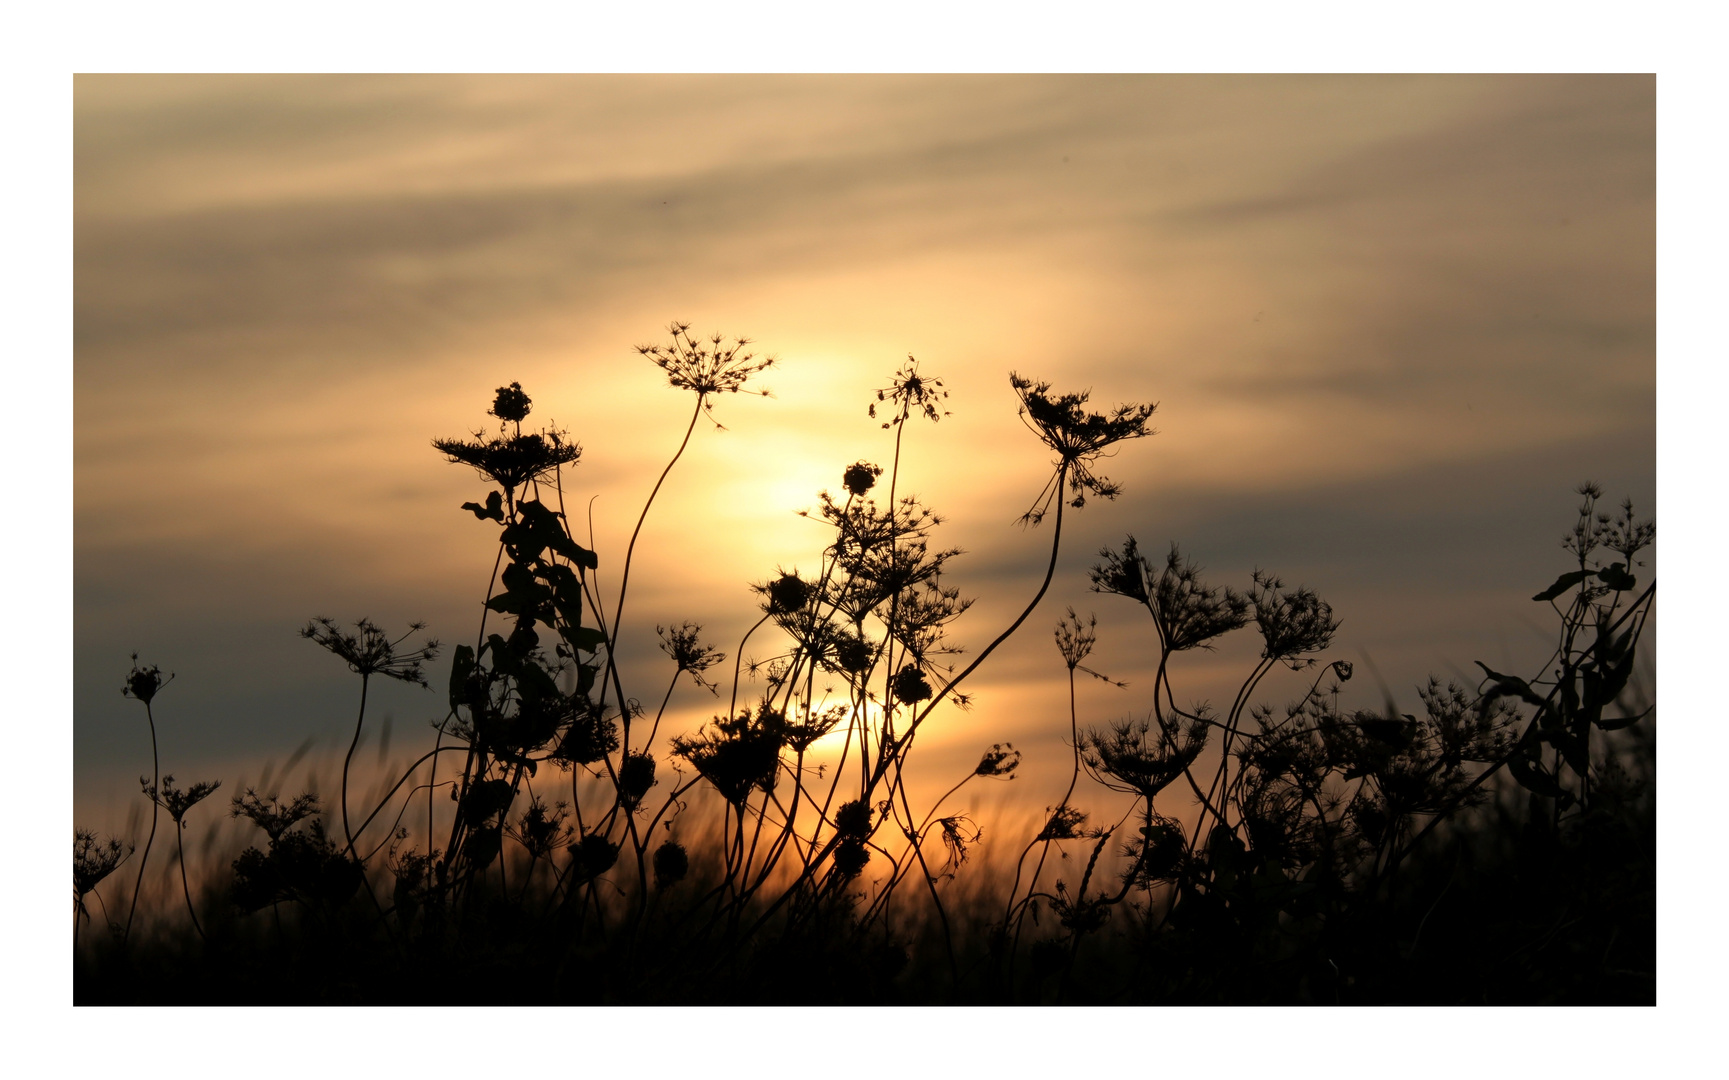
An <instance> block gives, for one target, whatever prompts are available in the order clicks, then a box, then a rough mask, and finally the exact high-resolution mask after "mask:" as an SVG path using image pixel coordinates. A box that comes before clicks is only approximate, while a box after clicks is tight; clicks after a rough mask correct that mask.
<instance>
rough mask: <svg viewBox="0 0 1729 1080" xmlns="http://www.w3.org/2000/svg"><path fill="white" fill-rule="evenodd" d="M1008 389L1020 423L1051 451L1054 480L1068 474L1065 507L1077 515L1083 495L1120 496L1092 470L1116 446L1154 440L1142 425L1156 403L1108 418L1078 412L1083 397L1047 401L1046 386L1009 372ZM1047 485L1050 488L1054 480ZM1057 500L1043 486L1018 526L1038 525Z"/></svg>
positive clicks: (1113, 412)
mask: <svg viewBox="0 0 1729 1080" xmlns="http://www.w3.org/2000/svg"><path fill="white" fill-rule="evenodd" d="M1009 385H1011V386H1013V387H1014V389H1015V393H1016V394H1018V395H1020V399H1021V408H1020V417H1021V422H1022V423H1024V424H1026V425H1027V427H1028V428H1030V429H1031V430H1032V432H1033V434H1035V435H1037V436H1038V437H1039V441H1041V442H1043V443H1044V444H1045V445H1046V446H1048V447H1050V448H1051V449H1052V450H1055V451H1056V453H1057V461H1056V466H1057V475H1058V476H1060V475H1062V473H1063V472H1064V471H1065V470H1066V471H1067V473H1068V478H1069V493H1070V496H1071V498H1070V500H1069V505H1070V506H1073V507H1075V508H1076V509H1079V508H1080V507H1083V506H1085V505H1086V504H1087V493H1088V492H1091V493H1093V494H1094V495H1099V496H1102V497H1103V498H1106V499H1114V498H1116V497H1117V496H1118V495H1119V494H1120V493H1121V492H1122V487H1121V485H1119V484H1115V483H1113V482H1112V481H1111V480H1110V479H1109V478H1107V477H1103V476H1100V475H1098V474H1097V473H1095V472H1093V465H1094V463H1095V462H1097V461H1098V459H1099V458H1100V457H1101V456H1103V454H1104V453H1105V451H1106V450H1108V449H1110V448H1111V447H1112V446H1113V445H1115V444H1116V443H1119V442H1123V441H1125V440H1128V439H1142V438H1145V437H1146V436H1148V435H1151V434H1153V433H1154V432H1153V430H1152V429H1151V428H1149V427H1147V420H1148V418H1150V417H1151V416H1152V415H1153V411H1154V410H1155V409H1157V408H1158V405H1157V403H1154V404H1150V405H1119V406H1117V407H1116V408H1114V409H1112V410H1111V411H1110V412H1109V413H1108V414H1106V413H1091V412H1087V411H1086V410H1085V409H1083V408H1082V407H1081V406H1083V405H1085V404H1086V403H1087V398H1088V396H1089V395H1088V394H1087V393H1079V394H1062V395H1060V396H1052V395H1051V392H1050V391H1051V384H1050V383H1047V382H1034V381H1032V380H1031V379H1023V378H1021V377H1020V376H1019V375H1017V374H1015V373H1013V372H1010V373H1009ZM1052 480H1053V483H1054V481H1055V477H1053V478H1052ZM1060 494H1061V492H1059V491H1057V490H1056V489H1055V488H1054V487H1053V486H1052V485H1050V484H1047V485H1046V487H1045V490H1044V491H1043V492H1041V493H1040V494H1039V498H1038V499H1036V500H1034V502H1033V508H1032V509H1031V510H1028V511H1027V512H1026V513H1025V514H1024V515H1022V517H1021V520H1022V521H1023V522H1026V523H1028V524H1032V525H1037V524H1038V523H1039V522H1040V521H1041V520H1042V519H1043V518H1044V516H1045V512H1046V511H1047V510H1049V509H1050V504H1051V500H1052V499H1054V498H1056V497H1058V496H1059V495H1060Z"/></svg>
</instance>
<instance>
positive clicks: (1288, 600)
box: [1250, 570, 1339, 668]
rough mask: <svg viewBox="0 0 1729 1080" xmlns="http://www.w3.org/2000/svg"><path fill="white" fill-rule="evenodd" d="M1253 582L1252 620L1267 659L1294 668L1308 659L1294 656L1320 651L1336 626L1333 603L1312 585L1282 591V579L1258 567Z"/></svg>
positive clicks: (1302, 664) (1304, 663)
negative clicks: (1281, 662) (1324, 598)
mask: <svg viewBox="0 0 1729 1080" xmlns="http://www.w3.org/2000/svg"><path fill="white" fill-rule="evenodd" d="M1254 582H1255V591H1254V595H1253V596H1252V597H1250V603H1251V604H1252V606H1253V608H1254V612H1255V623H1256V625H1257V626H1259V627H1260V630H1261V637H1262V639H1263V640H1264V641H1265V642H1266V647H1265V649H1263V651H1262V653H1261V655H1262V656H1263V657H1265V658H1266V659H1268V660H1283V661H1285V662H1286V663H1287V664H1289V665H1290V666H1292V667H1293V668H1296V667H1300V666H1306V664H1307V663H1311V662H1312V661H1308V662H1299V661H1298V660H1297V659H1296V658H1297V657H1300V656H1302V655H1303V654H1305V653H1313V652H1320V651H1321V650H1322V649H1325V648H1326V647H1327V646H1328V645H1329V644H1331V643H1332V640H1333V631H1335V630H1337V629H1338V628H1339V621H1338V620H1337V619H1335V618H1333V608H1332V606H1331V605H1330V604H1328V603H1327V602H1326V601H1324V600H1322V599H1321V598H1320V597H1319V596H1316V595H1315V592H1314V590H1313V589H1309V588H1299V589H1297V591H1295V592H1290V593H1287V592H1285V591H1283V590H1284V582H1282V581H1280V580H1279V579H1278V578H1277V577H1275V576H1273V575H1272V574H1268V573H1264V572H1262V571H1260V570H1256V571H1255V573H1254Z"/></svg>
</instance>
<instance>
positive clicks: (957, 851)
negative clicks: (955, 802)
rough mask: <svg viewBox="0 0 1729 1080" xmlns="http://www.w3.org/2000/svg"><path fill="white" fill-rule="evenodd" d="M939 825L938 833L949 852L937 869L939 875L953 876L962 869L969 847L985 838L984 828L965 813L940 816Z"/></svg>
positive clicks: (944, 848)
mask: <svg viewBox="0 0 1729 1080" xmlns="http://www.w3.org/2000/svg"><path fill="white" fill-rule="evenodd" d="M937 825H938V827H939V829H940V831H939V832H938V834H937V835H938V836H939V837H940V838H941V840H942V845H943V851H944V852H946V853H947V857H946V858H945V859H944V862H943V865H942V866H941V867H939V868H938V870H937V876H938V877H951V878H952V877H954V876H955V874H956V872H957V871H959V870H960V868H961V864H962V863H964V862H966V861H967V849H968V848H970V847H972V846H973V845H974V844H976V843H978V842H979V841H980V840H982V839H984V835H985V834H984V830H983V829H981V828H979V827H978V825H977V823H975V822H974V821H973V819H972V818H970V817H968V816H966V815H965V814H951V815H950V816H948V817H945V818H938V819H937Z"/></svg>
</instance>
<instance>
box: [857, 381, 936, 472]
mask: <svg viewBox="0 0 1729 1080" xmlns="http://www.w3.org/2000/svg"><path fill="white" fill-rule="evenodd" d="M948 396H949V392H948V391H947V390H944V389H943V381H942V380H941V379H939V378H937V377H935V376H934V375H920V374H919V362H918V361H917V360H915V359H913V356H912V354H911V353H908V354H907V362H906V363H904V364H902V365H901V367H900V370H899V371H897V372H895V373H894V375H893V376H891V377H890V379H889V384H888V385H887V386H885V387H883V388H882V389H881V390H878V391H877V400H878V401H881V402H884V403H888V404H891V405H892V406H893V408H894V415H893V416H891V417H889V419H888V420H887V421H886V422H885V423H884V424H883V427H885V428H887V427H891V426H892V425H894V424H899V423H902V422H903V421H905V420H906V419H907V418H908V417H909V416H911V415H912V414H914V413H923V414H924V416H925V419H927V420H929V421H931V422H932V423H936V422H937V421H938V420H941V419H942V418H943V417H945V416H947V415H949V414H948V411H947V410H946V409H939V408H938V407H937V403H938V402H940V401H944V400H946V399H947V398H948ZM870 414H871V419H873V420H874V419H876V414H877V407H876V406H875V405H874V404H873V405H872V406H871V407H870ZM878 471H879V472H880V471H881V470H880V469H879V470H878Z"/></svg>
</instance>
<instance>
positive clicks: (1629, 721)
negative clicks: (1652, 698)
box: [1597, 705, 1656, 731]
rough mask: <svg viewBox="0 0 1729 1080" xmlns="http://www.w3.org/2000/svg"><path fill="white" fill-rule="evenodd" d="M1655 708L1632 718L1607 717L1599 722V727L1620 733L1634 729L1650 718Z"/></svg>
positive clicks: (1636, 714)
mask: <svg viewBox="0 0 1729 1080" xmlns="http://www.w3.org/2000/svg"><path fill="white" fill-rule="evenodd" d="M1655 708H1656V706H1655V705H1653V706H1651V708H1650V709H1646V710H1645V711H1643V712H1639V713H1635V714H1633V715H1632V716H1605V717H1602V718H1601V719H1599V720H1598V721H1597V727H1598V728H1600V729H1601V730H1603V731H1620V730H1621V729H1622V728H1624V727H1632V726H1633V725H1634V724H1637V723H1638V722H1639V721H1641V720H1643V719H1645V718H1646V717H1647V716H1650V715H1651V709H1655Z"/></svg>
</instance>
